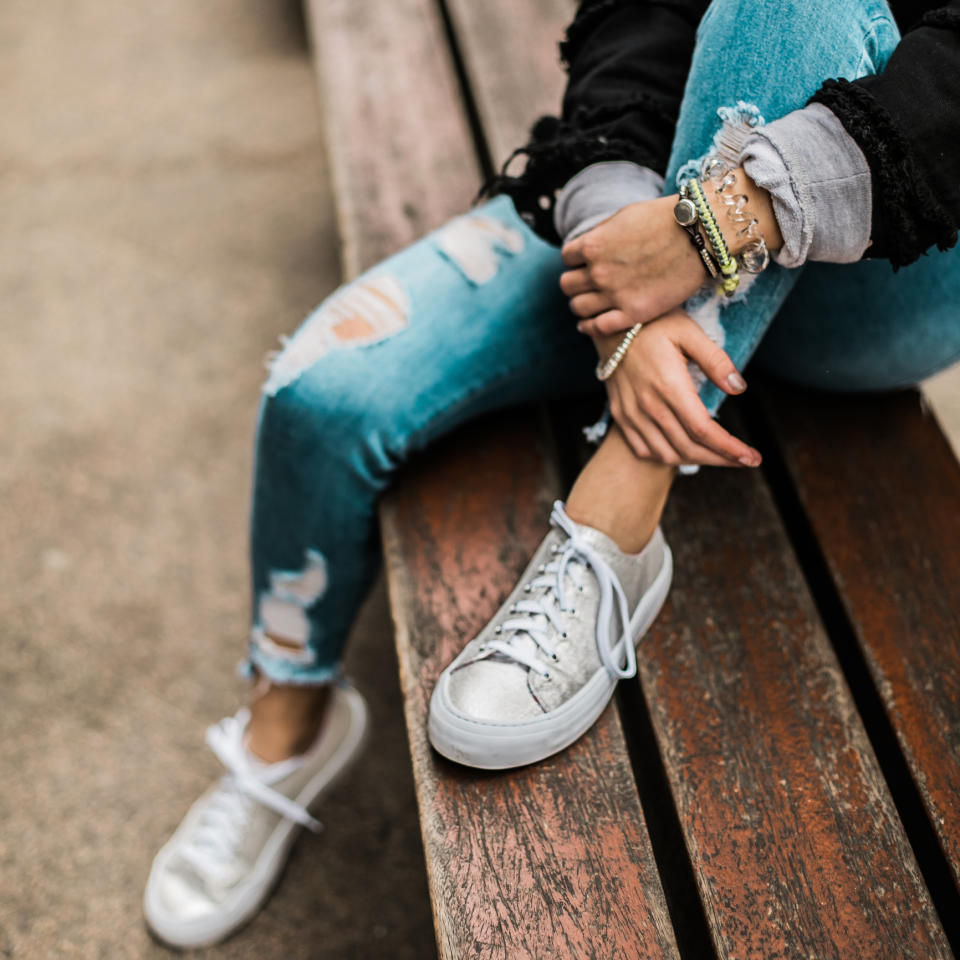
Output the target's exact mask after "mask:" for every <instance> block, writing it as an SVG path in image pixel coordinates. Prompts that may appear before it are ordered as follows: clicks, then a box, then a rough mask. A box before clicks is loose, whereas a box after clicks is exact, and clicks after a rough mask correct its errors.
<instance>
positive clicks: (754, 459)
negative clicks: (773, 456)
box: [740, 453, 760, 467]
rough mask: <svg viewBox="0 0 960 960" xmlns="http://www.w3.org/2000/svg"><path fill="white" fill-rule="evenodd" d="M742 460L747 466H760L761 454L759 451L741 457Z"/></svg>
mask: <svg viewBox="0 0 960 960" xmlns="http://www.w3.org/2000/svg"><path fill="white" fill-rule="evenodd" d="M740 462H741V463H742V464H743V465H744V466H745V467H759V466H760V455H759V454H757V453H754V454H750V455H747V456H743V457H741V458H740Z"/></svg>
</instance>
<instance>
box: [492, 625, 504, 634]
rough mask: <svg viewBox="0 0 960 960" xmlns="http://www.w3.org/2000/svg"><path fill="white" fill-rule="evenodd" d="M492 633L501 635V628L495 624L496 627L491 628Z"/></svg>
mask: <svg viewBox="0 0 960 960" xmlns="http://www.w3.org/2000/svg"><path fill="white" fill-rule="evenodd" d="M493 632H494V633H503V627H501V626H500V624H497V626H496V627H494V628H493Z"/></svg>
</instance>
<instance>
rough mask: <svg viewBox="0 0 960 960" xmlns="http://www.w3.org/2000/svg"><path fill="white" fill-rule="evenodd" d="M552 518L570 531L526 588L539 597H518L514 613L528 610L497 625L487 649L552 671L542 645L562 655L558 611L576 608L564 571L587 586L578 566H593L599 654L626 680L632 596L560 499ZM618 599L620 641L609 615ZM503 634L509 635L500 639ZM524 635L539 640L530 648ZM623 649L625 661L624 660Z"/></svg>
mask: <svg viewBox="0 0 960 960" xmlns="http://www.w3.org/2000/svg"><path fill="white" fill-rule="evenodd" d="M550 523H551V524H552V525H553V526H555V527H558V528H559V529H560V530H562V531H563V532H564V533H565V534H566V535H567V539H566V540H565V541H564V542H563V543H562V544H557V545H555V546H554V547H553V556H554V559H553V560H551V561H550V562H549V563H547V564H544V565H542V566H541V567H540V576H538V577H535V578H534V579H533V580H531V581H530V583H528V584H527V585H526V587H525V588H524V589H525V590H526V592H527V593H533V592H534V591H537V590H540V591H542V593H541V595H540V596H538V597H536V598H534V599H530V600H518V601H517V602H516V603H515V604H513V606H512V607H511V613H522V614H527V616H525V617H513V618H511V619H509V620H506V621H505V622H504V623H502V624H501V625H500V626H499V627H497V631H496V632H497V634H498V638H497V639H493V640H488V641H487V643H486V647H487V649H489V650H494V651H496V652H497V653H499V654H501V655H502V656H504V657H506V658H508V659H510V660H513V661H514V662H515V663H519V664H522V665H523V666H525V667H528V668H529V669H531V670H533V671H535V672H536V673H538V674H540V676H542V677H549V675H550V669H549V667H548V666H547V665H546V664H545V663H543V661H542V660H541V659H540V658H539V657H538V655H537V651H538V650H540V651H542V652H543V653H544V654H545V655H546V656H547V657H549V658H550V659H551V660H554V661H555V660H556V659H557V653H556V648H555V647H554V645H553V642H552V637H553V636H555V635H557V634H559V635H560V636H561V637H565V636H566V634H565V633H564V628H563V624H562V623H561V621H560V619H559V616H558V614H560V613H574V612H575V610H574V608H573V607H572V606H570V607H568V606H567V603H566V590H567V585H566V580H565V577H566V576H567V575H568V574H569V576H570V578H571V579H572V580H573V582H574V584H576V585H577V586H578V587H579V588H580V589H582V580H581V575H580V573H579V572H578V570H579V567H590V568H591V569H592V570H593V573H594V576H595V577H596V578H597V583H598V584H599V586H600V604H599V608H598V610H597V652H598V653H599V654H600V660H601V662H602V663H603V665H604V666H605V667H606V668H607V670H608V671H609V672H610V675H611V676H612V677H617V678H618V679H623V680H625V679H629V678H630V677H633V676H635V675H636V673H637V654H636V650H635V649H634V647H633V637H631V636H630V614H629V613H628V612H627V597H626V594H625V593H624V591H623V587H622V586H621V584H620V580H619V578H618V577H617V575H616V573H615V572H614V571H613V569H612V568H611V567H610V564H609V563H607V561H606V560H604V558H603V557H602V556H601V555H600V554H599V553H598V552H597V551H596V550H595V549H594V548H593V547H591V546H590V544H589V543H586V542H585V541H584V540H583V539H582V537H581V536H580V533H579V531H578V530H577V528H576V526H575V525H574V523H573V521H572V520H571V519H570V518H569V517H568V516H567V514H566V512H565V511H564V509H563V504H562V503H561V502H560V501H559V500H557V501H555V502H554V504H553V512H552V513H551V514H550ZM574 565H576V566H574ZM614 603H616V610H617V613H618V615H619V618H620V624H621V633H620V637H619V638H618V639H617V641H616V642H617V645H616V646H615V647H614V645H613V644H614V640H613V638H612V637H611V631H610V617H611V613H612V612H613V609H614V607H613V604H614ZM541 618H542V619H541ZM551 627H552V628H553V629H552V630H551V629H550V628H551ZM504 634H507V635H508V636H506V638H505V639H500V637H502V636H503V635H504ZM522 636H526V637H529V638H530V639H531V640H532V641H533V642H534V644H535V645H536V646H535V647H534V648H533V649H530V647H529V645H527V646H526V647H524V646H521V645H519V644H518V643H517V642H516V641H517V639H518V638H519V637H522ZM621 648H622V649H621ZM624 652H625V653H626V664H625V665H624V666H620V661H621V660H622V659H623V657H624Z"/></svg>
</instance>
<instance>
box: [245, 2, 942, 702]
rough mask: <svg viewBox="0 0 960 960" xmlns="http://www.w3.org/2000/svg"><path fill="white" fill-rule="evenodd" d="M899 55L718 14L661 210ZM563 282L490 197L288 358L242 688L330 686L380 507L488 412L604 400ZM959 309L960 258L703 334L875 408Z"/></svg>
mask: <svg viewBox="0 0 960 960" xmlns="http://www.w3.org/2000/svg"><path fill="white" fill-rule="evenodd" d="M898 40H899V35H898V33H897V28H896V26H895V24H894V22H893V19H892V17H891V15H890V11H889V9H888V7H887V5H886V3H885V2H883V0H779V2H777V3H766V2H761V0H714V2H713V4H712V5H711V7H710V9H709V11H708V12H707V14H706V16H705V17H704V20H703V22H702V23H701V25H700V28H699V30H698V34H697V45H696V49H695V53H694V57H693V62H692V65H691V70H690V75H689V78H688V82H687V86H686V91H685V94H684V99H683V103H682V107H681V110H680V115H679V120H678V123H677V128H676V134H675V139H674V143H673V148H672V153H671V157H670V162H669V168H668V172H667V184H668V190H669V192H673V189H672V186H673V184H674V183H675V179H676V175H677V173H678V171H679V170H680V168H681V167H682V166H683V164H684V163H687V162H688V161H691V160H695V159H696V158H700V157H702V156H704V155H705V154H707V153H708V152H710V151H711V143H712V141H713V138H714V136H715V134H716V133H717V130H718V128H719V126H720V119H719V117H718V109H719V108H727V107H736V105H738V104H741V105H746V108H747V109H746V112H747V113H749V114H752V115H754V116H762V118H763V119H764V120H766V121H770V120H773V119H775V118H778V117H780V116H783V115H784V114H786V113H789V112H790V111H791V110H794V109H797V108H799V107H801V106H803V104H804V103H805V102H806V100H807V99H808V98H809V97H810V95H811V94H812V93H813V92H814V91H815V90H816V89H817V88H818V87H819V85H820V83H821V81H823V80H824V79H825V78H828V77H838V76H842V77H847V78H851V79H852V78H854V77H857V76H861V75H864V74H866V73H870V72H874V71H877V70H880V69H882V67H883V65H884V64H885V62H886V60H887V59H888V57H889V56H890V53H891V52H892V50H893V48H894V47H895V45H896V44H897V42H898ZM743 112H744V107H743V106H741V108H740V113H741V114H742V113H743ZM561 270H562V266H561V261H560V254H559V251H558V250H557V249H556V248H555V247H552V246H550V245H548V244H546V243H544V242H543V241H542V240H540V239H539V238H538V237H536V236H535V235H534V234H533V233H532V232H531V231H530V229H529V228H528V227H527V226H526V225H525V224H524V223H523V221H522V220H521V219H520V218H519V217H518V216H517V214H516V212H515V210H514V208H513V205H512V202H511V201H510V200H509V199H507V198H505V197H500V198H497V199H495V200H493V201H491V202H489V203H486V204H484V205H483V206H481V207H478V208H477V209H475V210H474V211H472V212H470V213H468V214H467V215H466V216H464V217H460V218H458V219H456V220H453V221H452V222H450V223H449V224H447V225H446V226H444V227H442V228H441V229H440V230H438V231H436V232H434V233H432V234H430V235H429V236H427V237H425V238H423V239H422V240H420V241H419V242H417V243H415V244H414V245H413V246H411V247H409V248H408V249H406V250H404V251H402V252H400V253H398V254H397V255H395V256H393V257H391V258H390V259H388V260H386V261H385V262H383V263H381V264H380V265H379V266H377V267H374V268H373V269H372V270H370V271H368V272H367V273H366V274H364V275H363V276H362V277H360V278H359V279H357V280H356V281H354V282H352V283H350V284H348V285H346V286H345V287H343V288H341V289H340V290H338V291H337V292H336V293H334V294H333V295H332V296H331V297H329V298H328V299H327V300H326V301H324V302H323V303H322V304H321V305H320V306H319V307H318V308H317V309H316V310H315V311H314V313H313V314H311V316H310V317H309V318H308V319H307V320H306V322H305V323H304V324H303V326H301V327H300V329H299V330H298V331H297V333H296V334H295V335H294V336H293V337H292V338H291V339H290V340H289V341H288V342H287V343H286V345H285V348H284V350H283V351H282V352H281V354H280V355H279V356H278V357H277V359H276V360H275V362H274V364H273V366H272V368H271V372H270V376H269V378H268V380H267V383H266V385H265V387H264V395H263V401H262V406H261V412H260V421H259V428H258V438H257V451H256V454H257V455H256V471H255V477H254V490H253V516H252V544H251V547H252V567H253V630H252V639H251V643H250V654H249V664H250V665H251V666H252V667H254V668H256V669H257V670H259V671H261V672H262V673H264V674H265V675H267V676H268V677H270V678H271V679H273V680H275V681H277V682H283V683H322V682H325V681H328V680H330V679H332V678H335V677H336V676H337V674H338V671H339V663H340V659H341V654H342V652H343V646H344V642H345V640H346V637H347V633H348V630H349V628H350V626H351V623H352V622H353V619H354V616H355V614H356V612H357V609H358V607H359V605H360V603H361V601H362V599H363V597H364V595H365V593H366V591H367V590H368V588H369V586H370V584H371V581H372V580H373V578H374V576H375V574H376V571H377V568H378V565H379V563H380V552H379V537H378V529H377V521H376V504H377V499H378V497H379V496H380V494H381V493H382V492H383V491H384V489H385V488H386V487H387V486H388V485H389V483H390V481H391V479H392V477H393V475H394V472H395V471H396V470H397V468H398V467H399V466H400V465H401V464H402V463H403V462H404V461H405V460H406V459H407V458H408V456H409V455H410V454H411V453H414V452H416V451H418V450H421V449H423V448H424V447H425V446H427V445H428V444H430V443H431V442H433V441H434V440H436V439H437V438H438V437H440V436H441V435H443V434H444V433H446V432H448V431H450V430H452V429H453V428H454V427H456V426H458V425H460V424H462V423H464V422H465V421H468V420H470V419H471V418H473V417H476V416H478V415H479V414H481V413H484V412H487V411H490V410H494V409H496V408H501V407H507V406H511V405H514V404H520V403H527V402H530V401H535V400H542V399H549V398H555V397H558V396H560V395H564V394H577V393H585V392H588V391H599V390H600V387H599V385H598V384H597V382H596V380H595V379H594V376H593V368H594V365H595V362H596V357H595V354H594V350H593V346H592V344H591V342H590V341H589V340H588V339H587V338H586V337H584V336H582V335H580V334H578V333H577V332H576V330H575V326H574V325H575V318H574V317H573V316H572V315H571V313H570V311H569V309H568V306H567V302H566V300H565V298H564V297H563V295H562V294H561V292H560V289H559V286H558V279H559V276H560V273H561ZM958 302H960V254H958V251H957V250H952V251H949V252H947V253H938V252H934V253H932V254H931V255H929V256H927V257H924V258H921V260H920V261H919V262H917V263H916V264H914V265H912V266H910V267H907V268H905V269H902V270H900V271H899V272H898V273H894V272H893V271H892V269H891V267H890V265H889V263H887V262H885V261H877V262H861V263H857V264H851V265H843V266H834V265H827V264H809V265H807V266H806V267H803V268H800V269H797V270H787V269H783V268H781V267H779V266H776V265H772V266H771V267H770V268H769V269H768V270H767V271H765V272H764V273H762V274H760V275H759V276H758V277H757V278H756V281H755V282H754V283H753V285H752V287H750V289H749V290H748V291H747V293H746V295H745V296H744V297H743V298H742V299H740V300H738V301H735V302H731V303H728V304H726V305H725V306H724V308H723V310H722V311H720V312H719V320H718V322H717V329H715V330H712V331H710V332H711V335H713V336H714V337H715V338H716V339H718V340H719V341H720V342H722V344H723V346H724V348H725V349H726V350H727V352H728V353H729V354H730V356H731V357H732V359H733V361H734V363H735V364H737V366H738V367H740V368H741V369H742V368H743V366H744V365H745V364H746V362H747V361H748V360H749V359H750V357H751V356H752V355H753V354H754V352H755V351H757V349H758V347H759V353H758V358H757V359H758V362H759V363H761V364H762V365H763V366H764V367H766V368H767V369H769V370H771V371H773V372H775V373H776V374H778V375H780V376H782V377H784V378H786V379H788V380H791V381H793V382H795V383H798V384H804V385H813V386H816V387H822V388H827V389H833V390H883V389H891V388H896V387H901V386H905V385H908V384H913V383H916V382H917V381H918V380H920V379H922V378H924V377H926V376H928V375H929V374H931V373H933V372H935V371H936V370H939V369H941V368H943V367H945V366H947V365H948V364H949V363H951V362H952V361H953V360H954V359H956V358H957V357H958V354H960V317H958V312H957V307H956V304H957V303H958ZM707 312H708V313H709V311H707ZM716 316H717V312H716V311H714V317H716ZM701 396H702V397H703V399H704V402H705V403H706V404H707V405H708V407H709V408H710V409H711V410H716V408H717V407H718V406H719V404H720V401H721V400H722V394H721V393H720V391H718V390H717V389H716V388H715V387H713V386H712V385H709V384H708V385H706V386H705V387H704V388H703V390H702V394H701ZM268 634H269V635H272V636H276V637H282V638H284V640H285V641H286V643H284V644H283V645H280V644H276V643H273V642H272V641H271V639H270V637H269V636H268ZM288 644H290V645H288Z"/></svg>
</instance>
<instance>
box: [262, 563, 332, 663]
mask: <svg viewBox="0 0 960 960" xmlns="http://www.w3.org/2000/svg"><path fill="white" fill-rule="evenodd" d="M328 582H329V578H328V576H327V561H326V559H325V558H324V556H323V554H322V553H320V552H319V551H318V550H307V551H306V552H305V554H304V566H303V568H302V569H300V570H295V571H289V570H275V571H272V572H271V573H270V588H269V589H268V590H265V591H263V592H262V593H261V594H260V596H259V598H258V601H257V611H258V616H257V621H258V625H257V626H256V627H255V628H254V630H253V639H254V642H255V643H256V644H257V646H258V647H259V648H260V651H261V653H265V654H267V655H268V656H271V657H277V658H280V659H285V660H291V661H293V662H294V663H301V664H309V663H313V660H314V656H313V653H312V651H311V650H310V649H309V648H308V646H307V641H308V640H309V638H310V620H309V619H308V617H307V610H308V609H309V608H310V607H311V606H312V605H313V604H315V603H316V602H317V601H318V600H320V599H321V598H322V597H323V595H324V594H325V593H326V592H327V585H328ZM273 638H277V639H276V640H275V639H273ZM277 640H280V641H282V642H279V643H278V642H277Z"/></svg>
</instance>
